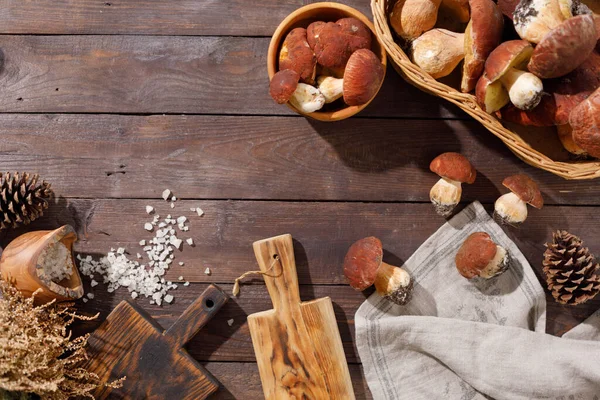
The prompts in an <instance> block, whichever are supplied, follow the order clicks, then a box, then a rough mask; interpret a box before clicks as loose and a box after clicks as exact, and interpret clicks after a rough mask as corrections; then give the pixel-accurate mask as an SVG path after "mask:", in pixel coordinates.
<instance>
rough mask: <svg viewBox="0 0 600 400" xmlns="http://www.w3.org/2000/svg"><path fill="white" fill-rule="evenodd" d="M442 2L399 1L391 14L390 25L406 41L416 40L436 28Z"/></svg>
mask: <svg viewBox="0 0 600 400" xmlns="http://www.w3.org/2000/svg"><path fill="white" fill-rule="evenodd" d="M441 2H442V0H398V1H396V3H395V4H394V7H393V8H392V11H391V12H390V25H391V26H392V28H393V29H394V31H395V32H396V34H397V35H398V36H400V37H402V38H403V39H405V40H408V41H410V40H414V39H416V38H418V37H419V36H421V35H422V34H423V33H424V32H427V31H428V30H430V29H431V28H433V27H434V26H435V22H436V21H437V14H438V8H439V7H440V3H441Z"/></svg>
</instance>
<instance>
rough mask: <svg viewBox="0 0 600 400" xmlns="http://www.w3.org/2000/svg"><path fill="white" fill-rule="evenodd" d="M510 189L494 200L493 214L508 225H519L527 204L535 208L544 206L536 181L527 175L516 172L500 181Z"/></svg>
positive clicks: (524, 216)
mask: <svg viewBox="0 0 600 400" xmlns="http://www.w3.org/2000/svg"><path fill="white" fill-rule="evenodd" d="M502 185H503V186H504V187H506V188H507V189H509V190H510V193H506V194H504V195H502V196H500V197H499V198H498V200H496V203H495V204H494V216H496V217H499V219H500V220H501V221H502V222H504V223H507V224H509V225H519V224H521V223H523V222H524V221H525V220H526V219H527V204H529V205H530V206H532V207H535V208H537V209H541V208H542V207H543V206H544V199H543V198H542V193H541V192H540V189H539V188H538V185H537V183H535V181H534V180H533V179H531V178H530V177H528V176H527V175H523V174H517V175H512V176H509V177H508V178H506V179H504V180H503V181H502Z"/></svg>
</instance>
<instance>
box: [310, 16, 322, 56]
mask: <svg viewBox="0 0 600 400" xmlns="http://www.w3.org/2000/svg"><path fill="white" fill-rule="evenodd" d="M324 25H325V22H324V21H315V22H312V23H311V24H310V25H308V26H307V27H306V41H307V42H308V45H309V46H310V48H311V49H313V50H314V49H315V44H317V38H318V37H319V33H321V28H323V26H324Z"/></svg>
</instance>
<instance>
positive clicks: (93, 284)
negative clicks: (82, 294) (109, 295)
mask: <svg viewBox="0 0 600 400" xmlns="http://www.w3.org/2000/svg"><path fill="white" fill-rule="evenodd" d="M97 285H98V282H96V281H95V280H93V279H92V282H90V286H91V287H95V286H97Z"/></svg>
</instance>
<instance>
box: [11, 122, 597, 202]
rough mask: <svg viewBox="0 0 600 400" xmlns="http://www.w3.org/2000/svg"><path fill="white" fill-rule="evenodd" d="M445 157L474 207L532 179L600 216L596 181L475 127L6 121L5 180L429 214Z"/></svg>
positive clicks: (547, 193) (82, 191) (59, 189)
mask: <svg viewBox="0 0 600 400" xmlns="http://www.w3.org/2000/svg"><path fill="white" fill-rule="evenodd" d="M549 139H556V138H553V137H551V138H549ZM65 143H68V145H67V146H66V145H65ZM444 151H459V152H461V153H462V154H464V155H465V156H467V157H468V158H469V159H470V160H471V162H472V163H473V164H474V165H475V167H476V168H477V170H478V177H477V180H476V182H475V183H474V184H473V185H464V187H463V201H464V202H469V201H473V200H477V199H478V200H480V201H482V202H486V203H492V202H494V201H495V200H496V198H497V197H498V196H499V195H500V194H501V193H505V191H506V189H504V188H503V187H502V185H501V182H502V180H503V179H504V178H505V177H506V176H509V175H512V174H516V173H525V174H528V175H530V176H531V177H532V178H533V179H535V180H536V181H537V182H538V183H539V185H540V188H541V190H542V192H543V194H544V197H545V201H546V204H582V205H593V204H595V205H599V204H600V184H598V183H597V182H596V181H578V182H569V181H565V180H563V179H560V178H558V177H556V176H553V175H551V174H549V173H546V172H544V171H541V170H539V169H536V168H533V167H530V166H528V165H526V164H525V163H523V162H522V161H520V160H518V159H517V158H516V157H515V156H514V155H513V154H512V153H510V151H509V150H508V149H507V148H506V147H505V146H504V145H503V144H502V143H501V142H500V140H498V139H496V138H494V137H493V136H492V135H491V134H490V133H489V132H487V131H486V130H485V129H484V128H483V127H482V126H481V125H479V124H477V123H476V122H475V121H471V122H466V121H425V120H411V121H403V122H399V121H397V120H393V119H361V118H353V119H352V120H349V121H342V122H336V123H335V124H326V123H319V122H314V121H308V120H306V119H304V118H292V117H234V116H229V117H227V116H175V115H169V116H159V115H154V116H121V115H17V114H0V154H1V155H2V168H3V169H4V170H11V171H12V170H29V171H31V172H38V173H40V174H41V176H42V177H44V178H45V179H47V180H48V181H49V182H52V186H53V188H54V190H55V191H56V193H57V195H58V196H64V197H80V198H98V197H114V198H122V197H129V198H160V194H161V192H162V190H163V189H164V188H166V187H170V188H171V189H172V190H173V191H174V192H175V193H176V194H177V196H178V197H180V198H223V199H229V198H232V199H241V198H246V199H269V200H275V199H283V200H352V201H358V200H361V201H386V202H392V201H398V202H405V201H420V202H428V201H429V190H430V188H431V187H432V186H433V185H434V183H435V182H436V180H437V179H438V177H437V176H436V175H435V174H433V173H431V172H430V171H429V163H430V161H431V160H432V159H433V158H434V157H435V156H437V155H438V154H440V153H442V152H444ZM282 168H285V172H284V173H282V172H281V171H282ZM65 170H66V171H69V173H68V174H66V175H65ZM75 171H76V174H75ZM74 177H76V179H74Z"/></svg>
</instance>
